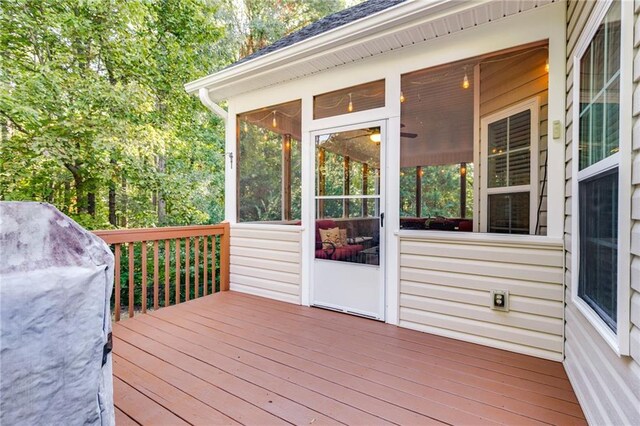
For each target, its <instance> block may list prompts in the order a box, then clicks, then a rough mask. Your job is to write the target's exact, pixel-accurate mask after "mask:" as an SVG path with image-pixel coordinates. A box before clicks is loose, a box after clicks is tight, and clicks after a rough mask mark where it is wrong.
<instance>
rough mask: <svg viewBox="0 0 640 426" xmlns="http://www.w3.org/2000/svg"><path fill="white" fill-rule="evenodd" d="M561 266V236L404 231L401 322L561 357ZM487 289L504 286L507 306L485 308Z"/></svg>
mask: <svg viewBox="0 0 640 426" xmlns="http://www.w3.org/2000/svg"><path fill="white" fill-rule="evenodd" d="M562 267H563V258H562V242H561V241H559V240H553V239H548V238H539V237H533V239H531V238H530V237H516V236H499V237H498V236H496V235H490V236H486V235H480V234H478V236H477V237H476V238H473V239H470V240H464V241H462V240H461V239H460V238H451V237H450V238H447V237H444V236H441V237H436V236H431V237H430V236H428V235H419V236H418V235H416V236H409V235H407V233H403V235H401V236H400V325H401V326H403V327H407V328H413V329H417V330H422V331H426V332H429V333H433V334H438V335H443V336H447V337H453V338H457V339H461V340H465V341H469V342H474V343H479V344H483V345H487V346H492V347H496V348H500V349H506V350H510V351H514V352H520V353H524V354H528V355H533V356H538V357H542V358H547V359H552V360H556V361H560V360H562V358H563V355H562V348H563V328H564V321H563V298H562V296H563V295H562V291H563V285H562ZM491 289H498V290H508V291H509V296H510V301H509V305H510V311H509V312H499V311H494V310H492V309H491V308H490V307H489V302H490V290H491Z"/></svg>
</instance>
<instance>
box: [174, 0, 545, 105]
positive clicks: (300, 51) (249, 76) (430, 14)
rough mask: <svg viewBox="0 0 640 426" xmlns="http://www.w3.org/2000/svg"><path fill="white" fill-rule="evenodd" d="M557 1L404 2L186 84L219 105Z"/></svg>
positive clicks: (465, 0) (192, 90)
mask: <svg viewBox="0 0 640 426" xmlns="http://www.w3.org/2000/svg"><path fill="white" fill-rule="evenodd" d="M556 1H557V0H518V1H515V0H481V1H478V0H433V1H429V2H427V1H420V0H418V1H408V2H405V3H401V4H399V5H397V6H395V7H392V8H389V9H386V10H384V11H382V12H380V13H377V14H374V15H371V16H368V17H366V18H364V19H361V20H358V21H355V22H353V23H350V24H347V25H345V26H342V27H338V28H336V29H334V30H331V31H327V32H325V33H322V34H320V35H317V36H315V37H312V38H309V39H306V40H303V41H301V42H299V43H296V44H294V45H291V46H288V47H285V48H282V49H280V50H276V51H274V52H271V53H268V54H265V55H262V56H259V57H257V58H255V59H252V60H249V61H246V62H243V63H240V64H237V65H235V66H232V67H230V68H226V69H223V70H221V71H218V72H217V73H214V74H211V75H209V76H206V77H204V78H201V79H199V80H196V81H193V82H190V83H188V84H186V85H185V89H186V90H187V92H189V93H195V92H197V91H198V90H199V89H200V88H207V89H208V90H209V94H210V97H211V99H212V100H214V101H216V102H219V101H222V100H225V99H228V98H230V97H234V96H238V95H241V94H243V93H247V92H251V91H254V90H258V89H262V88H265V87H270V86H273V85H276V84H280V83H284V82H286V81H291V80H295V79H299V78H302V77H306V76H309V75H313V74H316V73H318V72H321V71H324V70H328V69H331V68H335V67H339V66H341V65H345V64H349V63H353V62H357V61H360V60H363V59H365V58H369V57H372V56H376V55H380V54H383V53H385V52H389V51H392V50H398V49H401V48H403V47H407V46H412V45H416V44H419V43H423V42H426V41H428V40H432V39H435V38H439V37H444V36H447V35H449V34H454V33H457V32H459V31H464V30H465V29H468V28H472V27H476V26H479V25H483V24H487V23H489V22H493V21H496V20H500V19H503V18H505V17H508V16H511V15H516V14H518V13H523V12H526V11H528V10H531V9H534V8H539V7H541V6H545V5H547V4H550V3H554V2H556Z"/></svg>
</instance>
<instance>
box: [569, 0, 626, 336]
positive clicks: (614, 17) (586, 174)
mask: <svg viewBox="0 0 640 426" xmlns="http://www.w3.org/2000/svg"><path fill="white" fill-rule="evenodd" d="M620 21H621V8H620V3H619V2H617V1H616V2H613V3H612V5H611V6H610V8H609V10H608V12H607V13H606V15H605V16H604V19H603V20H602V22H600V25H599V26H598V28H597V30H596V32H595V34H594V36H593V38H592V39H591V42H590V43H589V45H588V47H587V48H586V50H585V51H584V53H583V54H582V56H580V57H579V58H578V59H579V64H580V77H579V88H578V90H579V92H578V93H579V95H578V96H579V105H578V108H579V115H578V119H579V122H578V126H579V127H578V139H579V140H578V164H579V165H578V174H577V181H578V212H577V220H578V242H579V245H578V249H579V260H578V280H577V285H578V289H577V290H578V291H577V295H578V297H579V298H580V299H582V301H584V302H585V303H586V304H587V305H588V306H589V307H590V308H591V309H593V311H594V312H595V313H596V314H597V315H598V317H600V318H601V319H602V321H603V322H604V323H605V324H606V325H607V326H608V327H609V328H610V329H611V330H612V331H613V332H614V333H615V332H616V331H617V321H618V318H617V302H618V300H617V297H618V245H619V244H618V220H619V210H618V206H619V203H618V200H619V198H618V197H619V196H618V194H619V191H618V187H619V165H620V154H619V147H620V134H619V133H620V64H621V62H620V45H621V33H620V23H621V22H620Z"/></svg>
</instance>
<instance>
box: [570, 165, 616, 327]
mask: <svg viewBox="0 0 640 426" xmlns="http://www.w3.org/2000/svg"><path fill="white" fill-rule="evenodd" d="M579 193H580V195H579V196H580V222H579V224H580V225H579V228H580V234H579V236H580V269H579V283H578V294H579V296H580V297H581V298H582V299H584V300H585V302H587V303H588V304H589V305H590V306H591V307H592V308H593V309H594V310H595V311H596V312H597V313H598V315H599V316H600V317H601V318H602V319H603V320H604V321H605V322H606V323H607V325H609V327H611V329H612V330H614V331H615V330H616V312H617V280H618V170H617V169H614V170H611V171H607V172H605V173H602V174H600V175H598V176H596V177H593V178H590V179H587V180H584V181H582V182H580V187H579Z"/></svg>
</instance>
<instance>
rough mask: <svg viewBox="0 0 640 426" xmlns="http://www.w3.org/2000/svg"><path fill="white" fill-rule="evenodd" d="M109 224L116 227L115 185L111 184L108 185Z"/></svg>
mask: <svg viewBox="0 0 640 426" xmlns="http://www.w3.org/2000/svg"><path fill="white" fill-rule="evenodd" d="M109 223H110V224H112V225H113V226H118V222H117V221H116V185H115V184H114V183H113V182H112V183H110V184H109Z"/></svg>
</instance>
